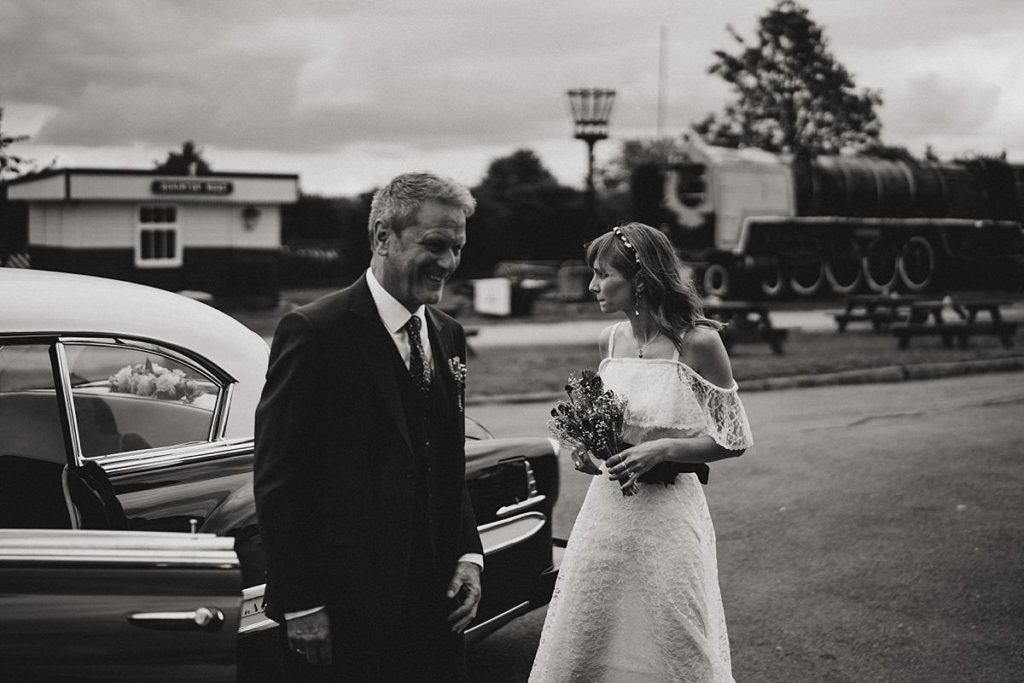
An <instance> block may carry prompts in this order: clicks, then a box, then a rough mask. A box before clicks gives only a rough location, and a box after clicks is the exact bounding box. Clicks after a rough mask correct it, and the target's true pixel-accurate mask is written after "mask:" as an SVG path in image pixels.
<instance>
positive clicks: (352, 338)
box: [255, 173, 483, 682]
mask: <svg viewBox="0 0 1024 683" xmlns="http://www.w3.org/2000/svg"><path fill="white" fill-rule="evenodd" d="M474 206H475V202H474V200H473V197H472V196H471V195H470V194H469V191H468V190H466V189H465V188H464V187H462V186H461V185H459V184H457V183H455V182H454V181H451V180H449V179H447V178H442V177H439V176H436V175H433V174H429V173H412V174H404V175H401V176H398V177H397V178H395V179H394V180H392V181H391V182H390V183H389V184H388V185H387V186H385V187H383V188H381V189H380V190H379V191H378V192H377V193H376V195H374V198H373V204H372V207H371V210H370V225H369V231H370V244H371V249H372V256H371V261H370V269H369V270H368V271H367V272H366V273H365V274H364V275H363V276H362V277H361V278H360V279H359V280H358V281H357V282H356V283H355V284H353V285H352V286H350V287H348V288H346V289H343V290H341V291H339V292H336V293H334V294H330V295H328V296H326V297H324V298H322V299H319V300H318V301H315V302H313V303H311V304H309V305H307V306H303V307H301V308H299V309H296V310H294V311H292V312H290V313H288V314H287V315H286V316H284V317H283V318H282V319H281V322H280V323H279V325H278V327H277V330H276V332H275V334H274V342H273V347H272V350H271V357H270V366H269V369H268V371H267V383H266V386H265V388H264V391H263V397H262V400H261V401H260V404H259V407H258V408H257V411H256V463H255V494H256V510H257V514H258V516H259V524H260V530H261V533H262V538H263V545H264V549H265V551H266V557H267V574H268V583H267V591H266V600H267V610H268V614H269V615H270V616H271V617H272V618H274V619H275V620H277V621H279V622H281V623H282V624H284V628H283V629H282V630H284V631H286V635H287V648H288V650H289V653H288V654H287V655H286V656H285V657H286V660H287V661H286V666H287V667H288V670H287V672H286V675H287V677H288V680H294V679H301V678H302V677H305V678H307V679H316V680H345V681H362V680H373V681H377V680H381V681H412V680H415V681H446V682H447V681H458V680H462V679H464V677H465V667H464V662H463V652H462V635H461V634H462V631H463V629H465V627H466V626H467V625H468V624H469V623H470V622H471V621H472V619H473V617H474V616H475V615H476V607H477V604H478V602H479V600H480V572H481V569H482V566H483V555H482V552H483V551H482V549H481V545H480V537H479V535H478V533H477V529H476V521H475V519H474V516H473V509H472V507H471V505H470V500H469V495H468V491H467V489H466V484H465V450H464V438H465V433H464V432H465V426H464V425H465V423H464V418H463V415H462V405H463V400H462V397H463V389H464V387H463V377H464V374H463V372H464V367H465V366H464V365H463V363H464V360H465V358H466V341H465V335H464V333H463V330H462V327H461V326H460V325H459V324H458V323H457V322H455V320H453V319H452V318H450V317H448V316H447V315H445V314H444V313H442V312H440V311H438V310H437V309H435V308H433V307H431V306H430V305H429V304H436V303H438V302H439V301H440V299H441V293H442V290H443V287H444V284H445V282H446V280H447V279H448V278H449V277H450V276H451V275H452V273H453V272H454V271H455V269H456V267H457V266H458V264H459V259H460V255H461V252H462V248H463V246H464V245H465V242H466V218H467V217H468V216H470V215H471V214H472V212H473V209H474Z"/></svg>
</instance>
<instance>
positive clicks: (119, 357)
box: [64, 343, 223, 458]
mask: <svg viewBox="0 0 1024 683" xmlns="http://www.w3.org/2000/svg"><path fill="white" fill-rule="evenodd" d="M64 350H65V354H66V356H67V359H68V371H69V373H70V376H71V392H72V397H73V399H74V403H75V413H76V417H77V419H78V432H79V440H80V441H81V444H82V455H83V456H84V457H87V458H95V457H98V456H103V455H109V454H111V453H122V452H126V451H136V450H143V449H146V448H160V447H165V446H174V445H178V444H184V443H195V442H200V441H208V440H209V439H210V433H211V429H212V426H213V419H214V414H215V408H216V406H217V399H218V397H219V396H220V393H221V391H223V387H222V386H220V385H219V384H218V383H217V382H215V381H214V380H213V379H212V378H211V377H209V376H207V375H205V374H203V373H202V372H201V371H200V370H199V369H198V368H195V367H192V366H190V365H186V364H185V363H183V362H179V361H177V360H175V359H174V358H172V357H170V355H171V354H169V353H167V355H165V353H166V352H161V349H159V348H158V347H151V348H137V347H132V346H128V345H125V344H109V345H106V344H70V343H69V344H66V345H65V347H64Z"/></svg>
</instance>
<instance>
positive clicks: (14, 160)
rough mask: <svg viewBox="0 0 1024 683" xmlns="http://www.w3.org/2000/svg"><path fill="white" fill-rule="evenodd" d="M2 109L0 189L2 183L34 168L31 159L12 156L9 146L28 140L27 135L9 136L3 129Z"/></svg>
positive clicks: (2, 109) (0, 127)
mask: <svg viewBox="0 0 1024 683" xmlns="http://www.w3.org/2000/svg"><path fill="white" fill-rule="evenodd" d="M3 119H4V108H3V107H0V187H2V186H3V184H4V182H5V181H7V180H9V179H12V178H17V177H18V176H19V175H22V174H23V173H27V172H29V171H30V170H32V169H33V167H34V165H35V164H34V162H33V161H32V160H31V159H26V158H25V157H22V156H18V155H16V154H12V153H11V151H10V146H11V145H13V144H16V143H19V142H25V141H26V140H28V136H27V135H9V134H8V133H5V132H4V129H3Z"/></svg>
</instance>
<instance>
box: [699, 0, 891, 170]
mask: <svg viewBox="0 0 1024 683" xmlns="http://www.w3.org/2000/svg"><path fill="white" fill-rule="evenodd" d="M726 28H727V30H728V31H729V33H730V35H732V37H733V38H734V39H735V40H736V42H737V44H738V47H739V51H738V52H737V53H736V54H729V53H728V52H726V51H724V50H716V51H715V53H714V54H715V58H716V61H715V63H714V64H712V66H711V67H710V68H709V69H708V72H709V73H712V74H715V75H718V76H721V77H722V78H723V79H724V80H725V81H726V82H727V83H729V84H730V86H731V88H732V90H733V91H734V92H735V94H736V100H735V101H734V102H732V103H731V104H729V105H727V106H726V107H725V110H724V111H723V112H722V113H721V114H718V115H716V114H709V115H708V116H707V117H706V118H704V119H703V120H702V121H700V122H699V123H697V124H695V128H696V130H697V132H698V133H699V134H700V135H701V136H702V137H703V138H704V139H705V140H706V141H707V142H709V143H711V144H716V145H725V146H730V147H739V146H748V147H760V148H761V149H765V150H768V151H772V152H792V153H793V154H794V155H796V156H797V157H798V158H800V157H802V158H809V157H812V156H814V155H817V154H835V153H837V152H839V151H840V150H842V149H861V148H863V147H866V146H869V145H872V144H877V143H878V141H879V135H880V133H881V128H882V125H881V123H880V122H879V120H878V116H877V114H876V113H875V107H877V106H879V105H881V103H882V97H881V94H880V93H879V92H878V91H875V90H870V89H864V90H863V91H858V90H857V89H856V86H855V84H854V82H853V77H852V76H851V75H850V73H849V72H848V71H847V70H846V68H845V67H844V66H843V65H842V64H840V63H839V62H838V61H837V60H836V58H835V56H834V55H833V54H832V53H831V52H830V51H829V49H828V41H827V40H826V38H825V35H824V31H823V29H822V28H821V27H820V26H818V25H817V24H816V23H815V22H814V21H813V20H812V19H811V18H810V17H809V16H808V10H807V9H806V8H805V7H803V6H802V5H800V4H799V3H797V2H795V1H794V0H779V1H778V2H777V3H776V4H775V5H774V6H773V7H772V8H771V9H769V10H768V12H767V13H766V14H765V15H764V16H762V17H761V18H760V20H759V24H758V29H757V41H756V43H754V44H751V43H748V42H747V41H746V40H744V38H743V37H742V36H740V35H739V34H738V33H737V32H736V31H735V29H733V27H732V26H727V27H726Z"/></svg>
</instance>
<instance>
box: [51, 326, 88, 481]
mask: <svg viewBox="0 0 1024 683" xmlns="http://www.w3.org/2000/svg"><path fill="white" fill-rule="evenodd" d="M53 357H54V360H56V362H57V367H56V370H57V372H58V373H59V374H60V382H59V385H55V386H54V390H55V392H56V393H57V395H58V398H59V400H60V401H61V402H62V403H63V404H64V411H65V413H64V414H65V415H67V421H68V425H67V426H68V430H69V431H68V434H69V436H70V438H71V460H70V462H73V463H75V464H76V465H81V464H82V442H81V440H80V439H79V437H78V415H76V414H75V401H74V399H73V398H72V396H71V374H70V371H69V370H68V357H67V355H66V354H65V353H64V344H63V342H61V341H60V340H58V341H56V342H54V344H53ZM62 417H63V416H62Z"/></svg>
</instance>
